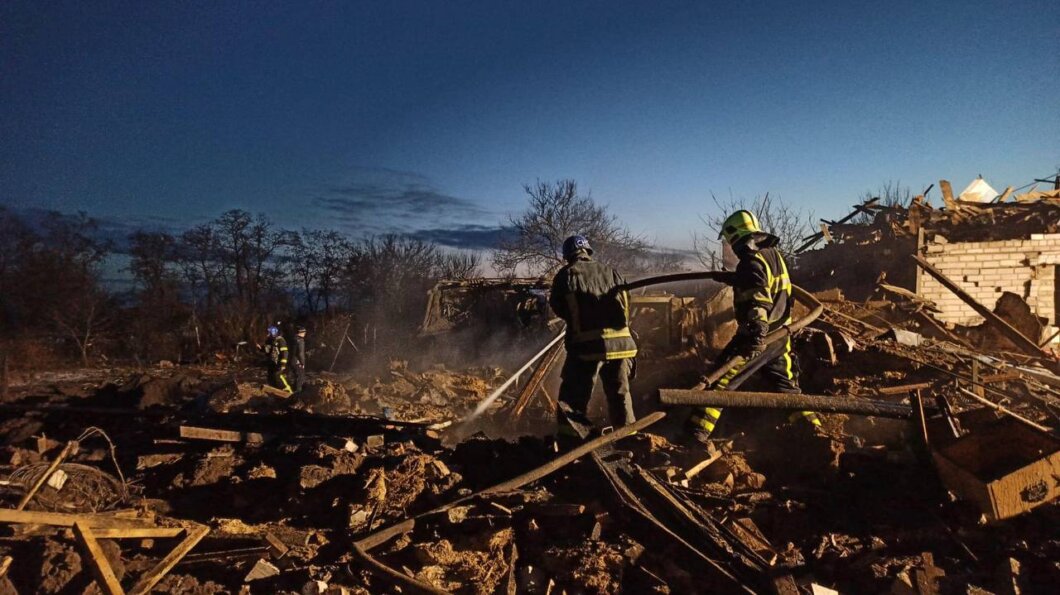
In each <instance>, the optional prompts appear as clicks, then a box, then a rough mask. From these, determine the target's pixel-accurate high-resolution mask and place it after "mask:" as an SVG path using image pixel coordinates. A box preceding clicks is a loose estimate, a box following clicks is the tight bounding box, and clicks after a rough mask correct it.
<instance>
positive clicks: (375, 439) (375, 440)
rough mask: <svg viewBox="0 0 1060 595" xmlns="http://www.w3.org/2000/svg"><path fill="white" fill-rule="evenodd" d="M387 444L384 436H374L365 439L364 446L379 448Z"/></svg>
mask: <svg viewBox="0 0 1060 595" xmlns="http://www.w3.org/2000/svg"><path fill="white" fill-rule="evenodd" d="M384 444H386V439H385V438H384V437H383V435H382V434H373V435H371V436H369V437H367V438H365V439H364V446H365V447H366V448H379V447H381V446H383V445H384Z"/></svg>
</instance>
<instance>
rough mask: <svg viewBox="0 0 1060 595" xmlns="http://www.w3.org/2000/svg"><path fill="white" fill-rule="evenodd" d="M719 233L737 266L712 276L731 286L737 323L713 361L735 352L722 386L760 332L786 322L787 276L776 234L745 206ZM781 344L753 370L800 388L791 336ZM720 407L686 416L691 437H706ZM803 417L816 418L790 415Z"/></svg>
mask: <svg viewBox="0 0 1060 595" xmlns="http://www.w3.org/2000/svg"><path fill="white" fill-rule="evenodd" d="M719 239H722V240H724V241H725V242H727V243H728V244H729V245H730V246H731V247H732V249H733V252H734V253H735V254H736V256H737V258H739V263H738V264H737V266H736V271H734V272H727V273H722V274H720V275H719V276H718V277H716V279H717V280H719V281H721V282H723V283H726V284H728V285H731V286H732V287H733V309H734V310H735V314H736V322H737V324H738V325H739V326H738V328H737V331H736V336H735V337H733V339H732V341H730V342H729V344H728V345H726V347H725V349H724V350H723V351H722V353H721V355H720V356H719V358H718V361H723V362H724V361H728V360H730V359H731V358H733V357H737V356H738V357H739V359H738V363H737V364H736V365H735V366H734V367H733V368H731V369H730V370H728V371H727V372H726V374H725V375H724V376H722V378H721V379H720V380H718V382H717V383H716V384H715V385H714V387H713V388H716V389H719V390H724V389H725V388H726V387H727V386H728V384H729V381H731V380H732V379H733V378H734V377H736V375H737V374H739V373H740V371H741V370H742V369H743V367H744V365H745V364H746V362H747V361H749V360H750V359H751V358H753V357H755V356H756V355H758V354H760V353H762V351H763V350H764V349H765V347H766V345H765V337H766V335H767V334H769V333H770V332H772V331H775V330H778V329H780V328H781V327H783V326H784V325H786V324H790V323H791V304H792V298H791V278H790V277H789V276H788V264H787V262H785V261H784V256H783V255H781V253H780V251H779V250H778V249H777V244H778V243H779V241H780V240H779V238H777V237H776V236H775V235H773V234H770V233H766V232H764V231H762V228H761V226H760V225H759V224H758V218H757V217H755V215H754V213H752V212H750V211H745V210H740V211H736V212H735V213H733V214H732V215H730V216H729V217H728V218H727V219H726V220H725V222H724V223H723V224H722V229H721V234H720V235H719ZM786 341H787V343H786V344H785V345H784V350H783V351H782V352H781V353H780V355H779V356H777V357H775V358H774V359H772V360H771V361H770V362H768V363H767V364H766V365H765V366H764V367H762V368H761V369H760V370H759V372H758V374H759V375H760V376H761V377H762V379H763V380H765V381H766V383H767V384H768V385H769V389H770V390H772V391H774V392H783V393H799V392H802V391H801V390H800V389H799V380H798V366H797V364H796V362H795V359H794V356H793V354H792V352H791V339H790V338H788V339H786ZM721 411H722V410H721V409H720V408H717V407H702V408H700V409H698V410H696V411H695V412H694V413H693V414H692V417H691V418H690V420H689V421H690V425H691V430H692V432H693V434H694V435H695V437H696V438H697V439H699V440H700V441H703V442H705V441H706V440H707V439H708V438H710V435H711V433H712V432H713V431H714V427H715V425H716V424H717V423H718V419H719V418H720V417H721ZM799 418H802V419H805V420H806V421H808V422H809V423H811V424H813V425H814V426H820V425H821V421H820V419H818V417H817V414H815V413H813V412H812V411H799V412H796V413H794V414H793V415H792V421H795V420H797V419H799Z"/></svg>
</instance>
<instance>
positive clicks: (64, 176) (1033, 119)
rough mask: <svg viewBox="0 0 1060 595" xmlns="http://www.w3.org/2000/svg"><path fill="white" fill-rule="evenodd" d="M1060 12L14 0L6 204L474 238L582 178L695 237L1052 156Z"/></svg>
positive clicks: (3, 36) (958, 5) (3, 39)
mask: <svg viewBox="0 0 1060 595" xmlns="http://www.w3.org/2000/svg"><path fill="white" fill-rule="evenodd" d="M1058 22H1060V4H1058V3H1056V2H1055V1H1054V2H1044V1H1043V2H955V3H935V2H922V1H921V2H889V3H879V2H876V3H867V2H827V3H826V2H820V3H813V4H808V5H806V6H803V5H800V3H791V2H570V1H566V2H525V1H523V2H499V1H491V2H486V1H481V2H441V1H438V2H402V1H395V2H344V3H331V2H319V3H317V2H287V3H281V2H260V3H243V2H179V3H178V2H122V3H114V2H54V3H51V2H49V3H42V2H22V1H10V0H9V1H7V2H3V3H0V204H5V205H9V206H15V207H22V208H26V207H39V208H54V209H59V210H62V211H74V210H81V209H83V210H87V211H88V212H89V213H90V214H93V215H97V216H100V217H103V218H108V219H113V220H118V221H125V222H128V223H131V224H135V223H137V222H139V221H155V222H157V221H158V220H159V218H161V220H163V221H171V222H172V223H173V224H174V225H178V226H179V225H183V224H185V223H188V222H197V221H202V220H205V219H208V218H211V217H213V216H216V215H217V214H219V213H220V212H221V211H222V210H224V209H227V208H235V207H239V208H245V209H248V210H251V211H255V212H265V213H267V214H269V215H271V216H272V217H274V218H276V219H277V220H279V221H280V222H281V223H283V224H284V225H286V226H288V227H302V226H308V227H335V228H339V229H342V230H346V231H349V232H351V233H378V232H384V231H399V232H404V233H413V234H419V235H422V236H423V237H428V238H432V239H437V240H439V241H444V242H446V243H449V244H453V245H473V244H474V243H476V242H478V241H481V240H488V239H489V238H493V237H495V235H496V229H497V227H498V226H499V225H501V224H502V223H503V222H504V221H505V219H506V216H507V214H508V213H512V212H517V211H518V210H519V209H520V208H521V207H522V205H523V196H522V191H521V186H522V184H523V183H526V182H533V181H534V180H535V179H538V178H540V179H558V178H567V177H570V178H574V179H576V180H578V182H579V184H580V185H581V187H582V188H583V189H586V190H591V191H592V195H593V196H594V197H595V198H597V199H598V200H600V201H601V202H605V203H607V204H609V205H610V206H611V207H612V209H613V210H614V212H615V213H616V214H618V215H619V217H620V218H621V219H622V220H623V221H624V222H625V223H626V224H627V225H629V226H630V227H631V228H632V229H633V230H634V231H636V232H638V233H642V234H644V235H646V236H647V237H649V238H651V239H655V240H656V241H658V242H660V243H662V244H664V245H668V246H673V247H685V246H687V244H688V243H689V235H690V233H691V231H692V230H693V229H694V228H695V227H696V225H697V224H698V216H699V215H708V214H710V213H711V212H712V210H713V209H714V208H715V207H714V205H713V203H712V202H711V201H710V198H709V196H710V193H711V192H714V193H716V194H719V195H726V196H727V195H728V194H729V192H730V191H731V192H732V193H733V194H735V195H736V196H745V197H748V198H750V197H753V196H755V195H760V194H763V193H765V192H767V191H768V192H770V193H771V194H773V195H780V196H781V197H783V198H784V199H785V200H787V201H789V202H793V203H795V204H797V205H799V206H804V207H805V208H807V209H813V210H814V211H816V212H817V213H818V214H819V215H821V216H835V215H841V214H843V213H845V212H846V210H847V206H848V205H849V204H851V203H852V202H854V201H855V200H856V198H857V196H858V195H860V194H861V193H863V192H864V191H866V190H869V189H873V188H876V187H878V186H879V185H880V184H881V183H883V182H885V181H888V180H900V181H901V182H902V183H903V184H906V185H909V186H911V187H913V188H914V189H916V190H919V189H923V188H924V187H926V186H927V185H928V184H930V183H932V182H936V181H937V180H938V179H939V178H947V179H950V180H951V181H952V182H953V184H954V186H955V188H956V189H957V190H958V191H959V190H960V189H961V188H963V186H964V185H965V184H967V183H968V182H969V181H971V179H972V178H974V177H975V176H976V175H977V174H980V173H982V174H983V175H984V176H985V177H986V178H987V180H988V181H990V182H991V183H992V184H993V185H994V186H995V187H997V188H999V189H1001V188H1004V186H1006V185H1009V184H1014V185H1021V184H1024V183H1026V182H1029V181H1030V180H1031V179H1032V178H1033V177H1036V176H1041V175H1046V174H1049V173H1050V172H1054V171H1056V168H1057V166H1060V99H1058V98H1060V35H1058V33H1060V31H1058V29H1060V26H1058V25H1057V24H1056V23H1058ZM935 192H937V190H936V191H935ZM936 196H937V195H936Z"/></svg>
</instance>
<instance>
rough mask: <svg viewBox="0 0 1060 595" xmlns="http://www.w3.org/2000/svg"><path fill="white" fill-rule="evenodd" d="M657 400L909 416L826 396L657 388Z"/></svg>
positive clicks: (894, 406)
mask: <svg viewBox="0 0 1060 595" xmlns="http://www.w3.org/2000/svg"><path fill="white" fill-rule="evenodd" d="M659 401H660V402H661V403H663V404H664V405H695V406H705V407H737V408H745V409H788V410H794V411H816V412H818V413H847V414H851V415H868V416H872V417H888V418H891V419H909V418H910V417H912V416H913V408H912V407H910V406H909V405H902V404H901V403H890V402H887V401H874V400H871V399H861V398H852V397H836V396H829V395H799V394H785V393H759V392H746V391H735V390H684V389H674V388H661V389H659Z"/></svg>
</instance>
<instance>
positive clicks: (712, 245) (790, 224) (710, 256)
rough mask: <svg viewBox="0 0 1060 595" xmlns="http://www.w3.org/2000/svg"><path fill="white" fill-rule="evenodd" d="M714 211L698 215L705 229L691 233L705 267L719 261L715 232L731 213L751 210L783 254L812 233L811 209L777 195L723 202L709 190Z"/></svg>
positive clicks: (790, 252) (729, 199)
mask: <svg viewBox="0 0 1060 595" xmlns="http://www.w3.org/2000/svg"><path fill="white" fill-rule="evenodd" d="M710 197H711V199H712V200H713V201H714V205H715V206H716V207H717V211H716V212H715V213H713V214H712V215H709V216H700V221H702V222H703V226H704V227H706V230H707V231H706V232H693V234H692V245H693V249H694V250H695V252H696V256H697V257H698V259H699V261H700V262H701V263H702V264H703V265H704V266H706V267H707V268H718V267H719V266H720V264H721V263H722V260H723V259H722V254H721V252H722V249H721V243H720V242H719V241H718V235H719V233H720V232H721V228H722V224H723V223H724V222H725V219H726V218H727V217H728V216H729V215H731V214H732V213H734V212H736V211H739V210H741V209H744V210H748V211H751V212H752V213H754V214H755V216H757V217H758V222H759V223H760V224H761V225H762V229H763V230H765V231H767V232H769V233H771V234H773V235H775V236H777V237H778V238H780V245H779V248H780V251H781V252H783V253H784V254H785V255H788V256H791V255H793V254H794V250H795V248H797V247H798V246H799V244H800V243H801V240H802V238H804V237H806V236H807V235H809V234H811V233H813V231H814V224H813V212H812V211H804V210H803V209H801V208H798V207H795V206H793V205H790V204H788V203H785V202H784V200H783V199H781V198H780V197H779V196H770V195H769V193H768V192H767V193H766V194H765V196H758V197H755V198H754V199H752V200H750V201H748V200H746V199H744V198H739V199H737V198H735V197H734V196H732V194H730V195H729V198H728V200H727V201H725V202H722V201H721V200H719V199H718V197H717V196H716V195H715V194H714V193H713V192H712V193H711V194H710Z"/></svg>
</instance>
